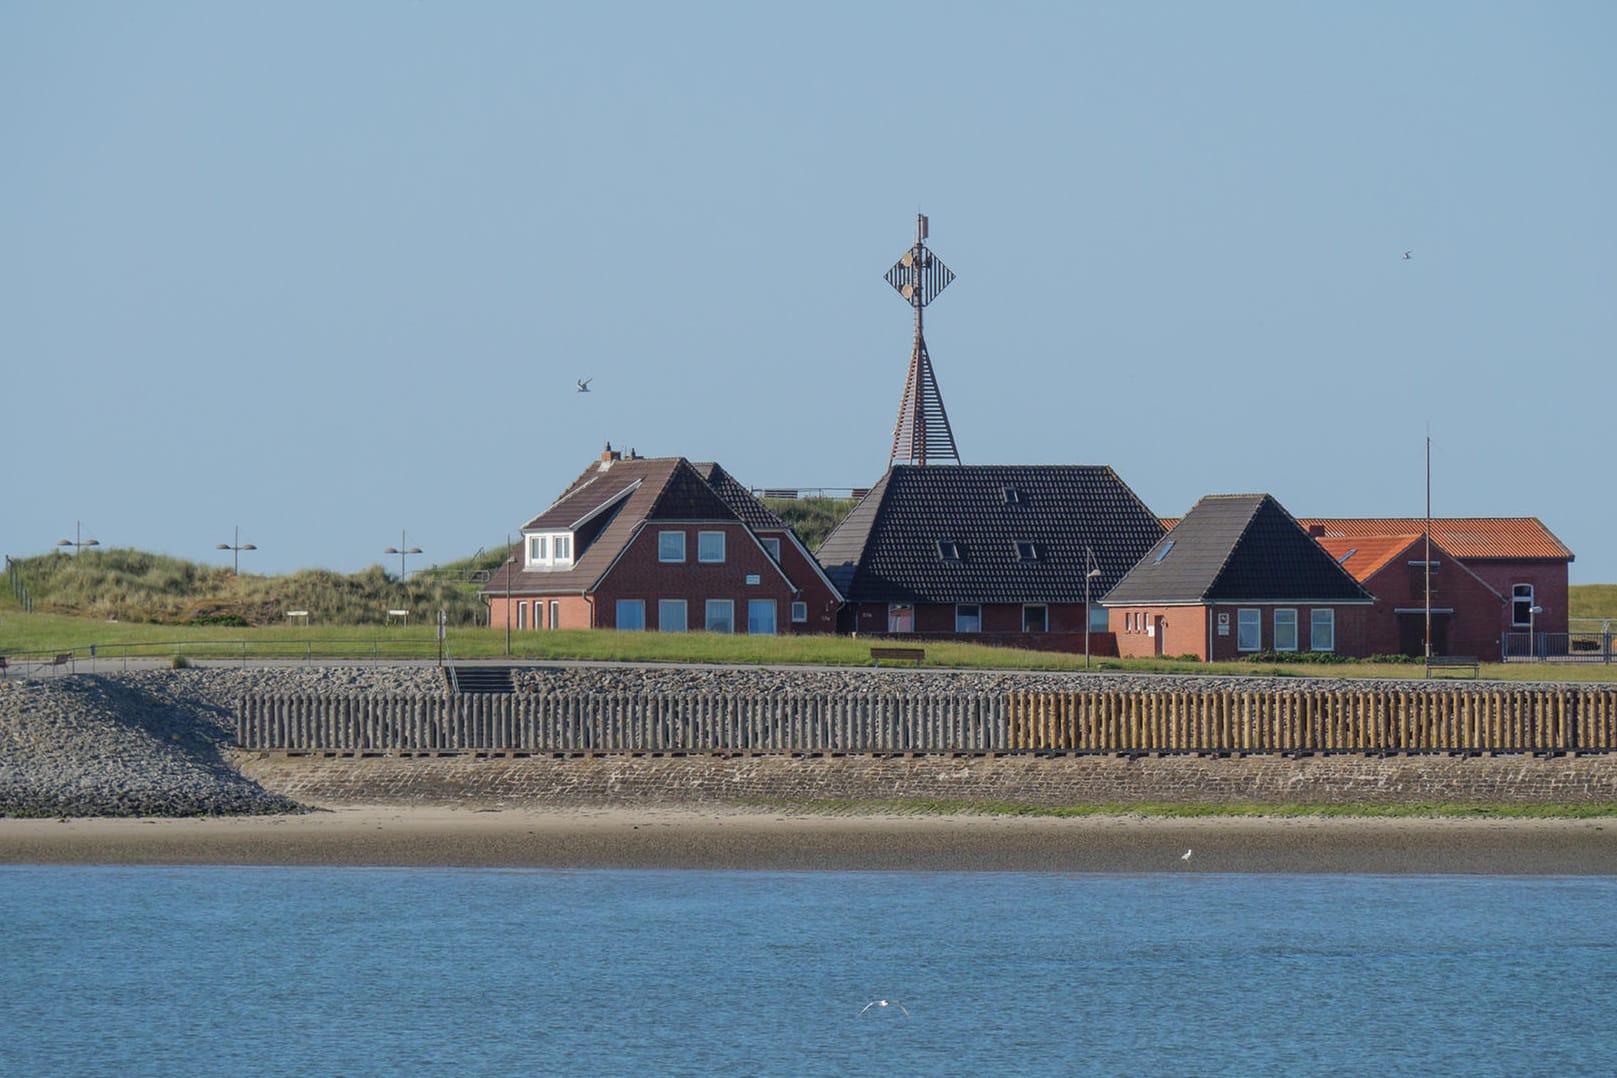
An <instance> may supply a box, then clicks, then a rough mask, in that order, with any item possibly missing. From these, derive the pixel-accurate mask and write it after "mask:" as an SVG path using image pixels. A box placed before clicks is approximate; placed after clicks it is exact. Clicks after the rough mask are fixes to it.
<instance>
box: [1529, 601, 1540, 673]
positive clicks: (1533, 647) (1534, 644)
mask: <svg viewBox="0 0 1617 1078" xmlns="http://www.w3.org/2000/svg"><path fill="white" fill-rule="evenodd" d="M1542 613H1544V608H1543V607H1542V606H1530V607H1528V608H1527V650H1528V651H1529V652H1531V653H1532V656H1533V659H1534V661H1535V662H1536V661H1538V660H1539V659H1541V658H1542V657H1543V656H1541V655H1539V653H1538V634H1537V632H1536V631H1535V629H1534V622H1536V621H1537V620H1538V616H1539V615H1540V614H1542Z"/></svg>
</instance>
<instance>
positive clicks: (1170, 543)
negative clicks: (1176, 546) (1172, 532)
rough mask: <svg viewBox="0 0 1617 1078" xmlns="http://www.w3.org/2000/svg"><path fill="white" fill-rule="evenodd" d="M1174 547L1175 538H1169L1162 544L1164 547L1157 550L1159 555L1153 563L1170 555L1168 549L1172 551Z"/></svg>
mask: <svg viewBox="0 0 1617 1078" xmlns="http://www.w3.org/2000/svg"><path fill="white" fill-rule="evenodd" d="M1172 549H1173V540H1172V539H1169V540H1168V541H1167V542H1166V543H1163V544H1162V549H1161V550H1159V551H1157V556H1156V558H1155V559H1154V560H1153V562H1152V564H1155V563H1156V562H1159V561H1161V560H1162V559H1163V558H1166V557H1167V556H1168V551H1170V550H1172Z"/></svg>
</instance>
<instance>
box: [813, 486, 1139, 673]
mask: <svg viewBox="0 0 1617 1078" xmlns="http://www.w3.org/2000/svg"><path fill="white" fill-rule="evenodd" d="M1161 534H1162V525H1161V524H1160V523H1158V521H1157V518H1156V516H1155V515H1154V514H1152V513H1151V512H1150V510H1148V509H1147V508H1146V507H1145V504H1144V503H1143V502H1141V501H1140V499H1139V498H1138V497H1137V496H1136V495H1135V494H1134V492H1133V491H1132V490H1130V489H1129V488H1128V486H1127V485H1125V484H1124V483H1123V481H1122V480H1121V479H1119V478H1118V476H1117V473H1115V472H1114V471H1112V469H1110V468H1107V467H1104V466H1094V465H966V464H949V465H931V466H922V465H911V464H895V465H893V466H892V467H890V468H889V469H888V471H887V474H885V475H884V476H882V478H881V479H880V480H879V481H878V482H877V483H876V484H875V486H873V487H871V489H870V491H869V493H868V494H866V495H865V497H864V498H862V499H861V500H860V502H859V503H858V504H857V505H856V506H854V508H853V511H852V512H850V513H849V514H848V516H847V518H846V519H844V520H843V521H842V523H841V524H839V525H838V526H837V527H836V528H835V529H834V530H833V531H832V532H831V534H830V535H829V536H827V537H826V540H825V542H824V543H823V544H821V546H820V549H819V550H818V551H817V552H816V554H817V556H818V558H819V561H820V564H821V565H822V566H824V567H825V570H826V573H827V574H828V575H829V576H830V579H831V582H832V583H834V584H835V585H836V586H837V589H838V590H839V591H840V592H841V593H842V594H843V596H844V597H845V598H846V600H847V606H845V607H844V608H843V612H842V618H841V622H840V625H841V630H842V631H844V632H853V633H857V634H859V635H861V636H863V635H889V636H901V637H919V638H952V639H960V640H972V641H978V642H982V643H993V644H1003V645H1007V646H1015V647H1028V648H1041V649H1044V650H1060V651H1082V650H1083V648H1084V637H1085V622H1086V612H1085V605H1084V599H1085V577H1086V573H1087V572H1088V571H1089V570H1090V569H1093V570H1095V572H1096V575H1095V576H1094V577H1092V578H1090V579H1089V580H1088V596H1089V598H1090V600H1091V606H1092V612H1093V613H1092V615H1091V616H1095V617H1096V620H1092V621H1090V622H1089V625H1090V629H1091V630H1092V631H1091V633H1090V639H1089V645H1090V650H1091V651H1092V652H1093V653H1094V654H1097V655H1105V654H1115V651H1114V650H1113V644H1112V641H1111V638H1110V637H1109V636H1108V635H1107V630H1106V623H1105V611H1104V610H1102V609H1101V608H1100V607H1099V605H1098V600H1099V599H1100V597H1101V596H1102V595H1103V594H1105V593H1106V591H1107V589H1109V588H1110V587H1111V586H1112V585H1113V584H1115V583H1116V582H1117V580H1118V578H1120V577H1121V576H1122V575H1123V573H1124V572H1125V571H1126V570H1127V569H1128V567H1129V566H1130V565H1132V564H1134V562H1135V561H1136V560H1138V558H1139V557H1140V555H1141V554H1143V553H1144V552H1145V551H1146V550H1148V549H1149V548H1150V546H1151V544H1152V543H1154V542H1156V541H1157V538H1158V537H1159V536H1161Z"/></svg>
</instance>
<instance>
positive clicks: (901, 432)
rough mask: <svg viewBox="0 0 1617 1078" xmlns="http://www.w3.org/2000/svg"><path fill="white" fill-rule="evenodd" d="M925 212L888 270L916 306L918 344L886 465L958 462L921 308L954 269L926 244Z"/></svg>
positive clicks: (890, 278) (951, 277) (944, 285)
mask: <svg viewBox="0 0 1617 1078" xmlns="http://www.w3.org/2000/svg"><path fill="white" fill-rule="evenodd" d="M926 234H927V228H926V215H925V214H920V213H918V214H916V215H915V245H914V246H913V247H911V248H910V249H909V250H908V251H905V252H904V257H902V258H900V259H899V260H898V261H897V262H896V263H894V264H893V268H892V269H890V270H888V271H887V283H888V284H890V285H892V286H893V287H894V288H895V289H897V290H898V294H899V295H901V296H903V297H904V298H905V299H906V300H907V301H908V302H909V305H910V306H911V307H912V308H914V310H915V346H914V348H913V349H912V350H911V352H910V370H909V375H908V376H907V377H906V378H905V380H904V398H903V400H901V401H900V402H899V405H898V422H897V423H896V424H894V426H893V453H892V456H891V457H889V458H888V460H887V463H888V466H889V467H890V466H892V465H894V464H925V463H927V460H928V458H931V459H933V460H950V461H953V462H954V463H956V464H959V463H960V453H959V451H958V450H957V449H955V444H954V432H953V431H952V430H950V429H949V414H948V413H947V412H945V411H944V410H943V395H942V393H940V392H939V391H938V379H937V376H936V375H935V374H933V373H932V359H931V357H930V356H928V355H927V354H926V336H925V334H924V333H923V332H922V321H923V319H922V312H923V311H924V310H925V309H926V305H927V304H928V303H931V302H932V301H933V300H934V299H936V298H937V295H938V293H939V292H942V291H943V290H944V289H945V288H947V287H949V282H950V281H952V280H954V273H953V271H951V270H950V269H949V267H948V266H945V265H944V264H943V260H942V259H941V258H938V257H936V256H935V255H933V254H932V252H931V251H930V250H928V249H927V246H926Z"/></svg>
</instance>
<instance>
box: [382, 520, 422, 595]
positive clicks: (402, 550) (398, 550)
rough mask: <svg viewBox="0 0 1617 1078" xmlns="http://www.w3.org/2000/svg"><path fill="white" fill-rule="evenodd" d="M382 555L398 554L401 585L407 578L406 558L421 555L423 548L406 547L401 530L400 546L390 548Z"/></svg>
mask: <svg viewBox="0 0 1617 1078" xmlns="http://www.w3.org/2000/svg"><path fill="white" fill-rule="evenodd" d="M382 553H383V554H397V555H398V556H399V583H401V584H402V583H403V582H404V577H405V571H404V556H405V555H406V554H419V553H421V548H420V547H418V546H405V545H404V532H403V531H402V530H401V531H400V532H399V545H398V546H390V547H388V548H387V549H386V550H384V551H382Z"/></svg>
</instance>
